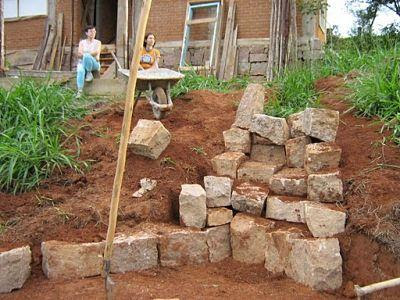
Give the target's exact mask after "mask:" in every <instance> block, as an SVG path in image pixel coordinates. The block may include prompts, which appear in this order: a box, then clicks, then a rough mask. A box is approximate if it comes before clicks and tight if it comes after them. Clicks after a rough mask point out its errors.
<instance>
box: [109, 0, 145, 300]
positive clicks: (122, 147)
mask: <svg viewBox="0 0 400 300" xmlns="http://www.w3.org/2000/svg"><path fill="white" fill-rule="evenodd" d="M151 1H152V0H144V2H143V6H142V11H141V14H140V20H139V26H138V29H137V34H136V43H135V51H134V53H133V57H132V63H131V68H130V73H129V81H128V87H127V92H126V98H125V111H124V119H123V122H122V132H121V140H120V144H119V152H118V161H117V169H116V172H115V177H114V185H113V191H112V197H111V207H110V216H109V221H108V222H109V223H108V230H107V240H106V246H105V249H104V260H103V271H104V272H103V276H105V287H106V291H107V298H108V299H109V298H111V296H112V291H110V289H111V288H112V281H111V280H110V278H109V275H110V269H111V255H112V247H113V241H114V236H115V228H116V225H117V216H118V205H119V197H120V192H121V186H122V179H123V176H124V171H125V162H126V150H127V148H128V140H129V131H130V127H131V121H132V112H133V107H134V103H135V88H136V79H137V74H138V69H139V59H140V51H141V49H142V48H143V40H144V36H145V30H146V26H147V20H148V17H149V14H150V8H151ZM110 283H111V284H110Z"/></svg>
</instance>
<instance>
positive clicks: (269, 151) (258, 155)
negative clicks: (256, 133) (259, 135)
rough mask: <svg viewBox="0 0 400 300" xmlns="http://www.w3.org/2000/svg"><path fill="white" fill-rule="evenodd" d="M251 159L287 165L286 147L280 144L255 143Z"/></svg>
mask: <svg viewBox="0 0 400 300" xmlns="http://www.w3.org/2000/svg"><path fill="white" fill-rule="evenodd" d="M250 159H251V160H252V161H258V162H265V163H268V164H272V165H282V166H283V165H285V164H286V154H285V147H284V146H278V145H257V144H256V145H253V146H252V147H251V152H250Z"/></svg>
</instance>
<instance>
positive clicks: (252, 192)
mask: <svg viewBox="0 0 400 300" xmlns="http://www.w3.org/2000/svg"><path fill="white" fill-rule="evenodd" d="M267 197H268V191H267V190H265V189H262V188H261V187H258V186H253V185H250V184H248V183H243V184H241V185H239V186H237V187H236V189H235V190H234V191H233V193H232V207H233V209H235V210H237V211H241V212H247V213H250V214H253V215H256V216H261V213H262V211H263V209H264V205H265V200H266V199H267Z"/></svg>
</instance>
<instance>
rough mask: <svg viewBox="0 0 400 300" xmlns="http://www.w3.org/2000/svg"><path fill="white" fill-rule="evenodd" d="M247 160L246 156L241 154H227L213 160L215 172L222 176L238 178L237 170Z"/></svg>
mask: <svg viewBox="0 0 400 300" xmlns="http://www.w3.org/2000/svg"><path fill="white" fill-rule="evenodd" d="M245 160H246V155H245V154H244V153H241V152H225V153H222V154H220V155H217V156H216V157H214V158H213V159H212V160H211V164H212V167H213V170H214V171H215V172H216V173H217V174H218V175H221V176H224V175H226V176H229V177H231V178H236V176H237V174H236V172H237V169H238V168H239V166H240V164H241V163H242V162H244V161H245Z"/></svg>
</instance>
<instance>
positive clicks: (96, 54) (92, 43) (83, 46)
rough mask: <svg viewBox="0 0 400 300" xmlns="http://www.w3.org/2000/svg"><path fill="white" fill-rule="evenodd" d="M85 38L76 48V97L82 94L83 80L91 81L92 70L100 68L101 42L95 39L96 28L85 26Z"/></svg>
mask: <svg viewBox="0 0 400 300" xmlns="http://www.w3.org/2000/svg"><path fill="white" fill-rule="evenodd" d="M85 34H86V39H84V40H81V41H80V42H79V48H78V58H79V62H78V66H77V77H76V84H77V87H78V93H77V97H79V96H80V95H81V94H82V90H83V86H84V84H85V81H92V80H93V74H92V71H98V70H100V63H99V60H100V52H101V42H100V41H99V40H96V39H95V37H96V28H95V27H94V26H91V25H89V26H87V27H86V28H85Z"/></svg>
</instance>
